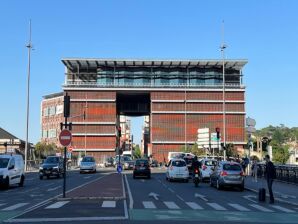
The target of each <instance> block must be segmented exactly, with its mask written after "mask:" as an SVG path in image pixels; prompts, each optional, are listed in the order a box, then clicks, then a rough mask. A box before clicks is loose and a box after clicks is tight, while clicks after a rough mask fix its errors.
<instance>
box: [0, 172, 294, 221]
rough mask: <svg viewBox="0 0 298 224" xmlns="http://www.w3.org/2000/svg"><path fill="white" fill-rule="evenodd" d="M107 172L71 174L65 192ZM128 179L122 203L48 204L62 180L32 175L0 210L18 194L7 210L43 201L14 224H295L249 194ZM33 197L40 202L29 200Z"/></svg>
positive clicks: (159, 177) (283, 210)
mask: <svg viewBox="0 0 298 224" xmlns="http://www.w3.org/2000/svg"><path fill="white" fill-rule="evenodd" d="M110 172H114V170H106V171H100V172H99V173H97V174H95V175H93V174H86V175H80V174H79V173H78V172H77V171H76V172H71V173H70V175H69V178H68V180H69V181H68V189H71V188H75V187H76V186H79V185H82V184H84V183H87V182H90V181H91V180H94V179H96V178H100V177H101V176H102V175H106V174H107V173H110ZM131 173H132V172H131V171H125V172H124V175H123V180H124V182H123V183H125V184H124V186H123V189H124V191H125V195H126V197H125V198H119V199H107V198H96V199H82V200H70V199H65V200H58V201H57V200H48V199H50V198H52V197H54V196H56V195H58V194H60V193H61V190H62V189H61V188H58V187H59V186H62V185H61V184H62V179H61V180H54V179H53V180H43V181H40V180H39V179H37V177H38V176H37V174H35V175H36V176H35V175H34V174H32V180H31V181H32V183H31V182H30V177H28V179H27V184H28V185H26V187H24V188H22V189H20V190H19V191H18V190H17V189H15V188H12V189H10V190H8V191H3V192H0V196H1V201H0V204H1V203H6V202H7V201H9V202H10V197H9V195H10V192H19V193H18V196H16V195H12V194H11V195H12V198H14V199H13V201H11V202H12V204H15V203H29V204H30V205H31V206H32V205H33V204H34V203H35V204H37V203H40V202H41V201H45V200H48V201H47V202H46V203H43V204H40V206H36V207H35V208H34V209H29V210H28V209H27V212H25V213H23V212H20V211H19V210H18V211H17V212H18V213H17V214H20V215H19V216H18V217H16V219H12V220H10V221H11V222H15V223H23V222H27V223H32V222H33V221H34V222H36V221H40V222H41V221H42V222H43V223H53V222H54V223H154V224H155V223H156V224H158V223H162V224H166V223H171V224H173V223H185V222H189V223H192V222H193V223H198V221H199V222H200V223H235V224H236V223H283V224H286V223H297V220H298V208H296V207H293V206H290V205H288V204H285V203H279V202H278V203H276V204H274V205H270V204H269V203H268V202H265V203H260V202H258V200H257V197H256V196H257V195H256V194H255V193H253V192H250V191H243V192H240V191H239V190H238V189H236V188H235V189H229V188H227V189H225V190H221V191H218V190H217V189H215V188H212V187H210V186H209V183H201V184H200V185H199V187H198V188H196V187H195V186H194V184H193V183H192V182H191V180H190V181H189V183H182V182H168V181H166V179H165V173H164V170H163V169H152V173H153V174H152V176H151V179H142V178H140V179H133V178H132V174H131ZM35 177H36V178H35ZM89 180H90V181H89ZM53 183H55V184H54V185H53ZM49 184H52V185H49ZM26 188H27V189H26ZM36 188H38V189H36ZM55 188H57V189H55ZM33 189H34V190H33ZM54 189H55V190H54ZM26 190H27V191H28V190H31V191H32V193H30V191H29V192H27V193H26ZM52 191H53V192H52ZM38 194H40V197H41V198H38V196H34V195H38ZM2 195H6V198H4V199H3V198H2ZM35 197H36V198H35ZM18 198H19V200H17V199H18ZM21 199H22V200H21ZM34 199H36V200H34ZM37 199H39V200H37ZM2 201H3V202H2ZM4 207H6V208H7V206H4ZM25 207H27V208H28V207H29V205H25V206H23V208H25ZM1 208H2V207H0V214H1V213H2V214H3V215H2V220H5V219H7V218H5V217H4V214H6V215H7V213H5V212H8V211H3V208H2V210H1ZM22 213H23V214H22ZM8 215H10V216H8V217H12V216H13V214H8Z"/></svg>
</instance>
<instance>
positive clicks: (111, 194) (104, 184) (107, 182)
mask: <svg viewBox="0 0 298 224" xmlns="http://www.w3.org/2000/svg"><path fill="white" fill-rule="evenodd" d="M66 197H67V198H70V199H113V200H120V199H124V198H125V192H124V183H123V178H122V174H118V173H113V174H109V175H106V176H103V177H101V178H98V179H96V180H95V181H93V182H91V183H88V184H86V185H84V186H82V187H79V188H77V189H74V190H72V191H70V192H68V193H67V194H66Z"/></svg>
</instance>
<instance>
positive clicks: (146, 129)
mask: <svg viewBox="0 0 298 224" xmlns="http://www.w3.org/2000/svg"><path fill="white" fill-rule="evenodd" d="M141 137H142V138H141V151H142V154H143V155H147V156H150V155H152V152H151V151H149V150H148V144H149V143H150V117H149V116H144V123H143V126H142V136H141Z"/></svg>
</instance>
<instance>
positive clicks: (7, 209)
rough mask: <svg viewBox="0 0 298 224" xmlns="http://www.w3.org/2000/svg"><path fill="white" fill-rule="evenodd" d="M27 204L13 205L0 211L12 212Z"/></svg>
mask: <svg viewBox="0 0 298 224" xmlns="http://www.w3.org/2000/svg"><path fill="white" fill-rule="evenodd" d="M27 204H28V203H18V204H15V205H11V206H9V207H6V208H3V209H1V211H13V210H16V209H18V208H21V207H23V206H25V205H27Z"/></svg>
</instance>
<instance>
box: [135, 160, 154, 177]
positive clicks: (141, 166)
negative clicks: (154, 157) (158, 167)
mask: <svg viewBox="0 0 298 224" xmlns="http://www.w3.org/2000/svg"><path fill="white" fill-rule="evenodd" d="M138 176H145V177H147V178H148V179H150V178H151V170H150V166H149V161H148V160H147V159H137V160H136V161H135V165H134V169H133V178H134V179H135V178H136V177H138Z"/></svg>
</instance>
